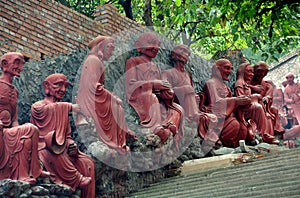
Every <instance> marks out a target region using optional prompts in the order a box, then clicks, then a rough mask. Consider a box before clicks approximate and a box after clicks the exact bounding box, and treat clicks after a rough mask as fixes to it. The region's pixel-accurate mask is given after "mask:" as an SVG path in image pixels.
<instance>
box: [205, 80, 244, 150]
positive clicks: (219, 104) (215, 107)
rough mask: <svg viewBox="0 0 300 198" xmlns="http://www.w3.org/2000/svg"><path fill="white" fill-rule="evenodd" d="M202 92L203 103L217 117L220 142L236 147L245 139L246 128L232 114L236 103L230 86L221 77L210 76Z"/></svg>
mask: <svg viewBox="0 0 300 198" xmlns="http://www.w3.org/2000/svg"><path fill="white" fill-rule="evenodd" d="M203 93H204V94H205V98H206V100H205V105H206V106H208V109H211V113H213V114H215V115H217V117H218V119H219V124H218V128H219V129H220V130H221V131H220V132H219V135H220V139H221V141H222V144H223V145H224V146H227V147H233V148H235V147H238V146H239V140H245V139H246V137H247V128H246V126H244V125H242V124H240V122H239V121H238V120H237V119H236V117H235V115H234V112H235V111H236V108H237V105H236V101H235V99H234V98H233V97H232V92H231V90H230V88H229V87H228V86H227V85H226V84H225V83H223V81H222V80H221V79H219V78H216V77H212V78H211V79H209V80H208V81H207V82H206V83H205V85H204V88H203ZM216 128H217V127H216ZM216 133H218V132H216Z"/></svg>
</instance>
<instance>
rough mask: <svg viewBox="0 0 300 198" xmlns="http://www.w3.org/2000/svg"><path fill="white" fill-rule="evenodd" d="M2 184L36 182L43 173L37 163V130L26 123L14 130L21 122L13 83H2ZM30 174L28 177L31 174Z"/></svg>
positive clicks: (0, 140) (0, 178)
mask: <svg viewBox="0 0 300 198" xmlns="http://www.w3.org/2000/svg"><path fill="white" fill-rule="evenodd" d="M0 90H1V92H0V120H1V122H2V123H3V132H0V180H2V179H7V178H9V179H14V180H25V181H26V178H28V176H29V177H33V178H37V177H38V176H40V174H41V172H42V168H41V166H40V163H39V161H38V151H37V146H38V144H37V143H38V130H37V128H36V127H35V126H34V125H32V124H30V123H26V124H23V125H19V126H14V123H17V119H18V110H17V100H18V91H17V90H16V89H15V88H14V86H13V85H12V84H10V83H7V82H5V81H2V80H0ZM28 172H29V174H28Z"/></svg>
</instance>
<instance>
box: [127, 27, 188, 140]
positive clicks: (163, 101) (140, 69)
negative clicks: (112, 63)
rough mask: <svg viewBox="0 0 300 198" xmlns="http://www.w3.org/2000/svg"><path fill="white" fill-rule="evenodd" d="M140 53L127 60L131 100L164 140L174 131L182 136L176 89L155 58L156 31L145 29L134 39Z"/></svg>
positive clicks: (143, 122)
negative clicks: (163, 73)
mask: <svg viewBox="0 0 300 198" xmlns="http://www.w3.org/2000/svg"><path fill="white" fill-rule="evenodd" d="M135 46H136V49H137V51H138V52H139V53H140V55H139V56H137V57H131V58H130V59H128V60H127V61H126V74H125V89H126V97H127V100H128V103H129V104H130V105H131V106H132V107H133V108H134V109H135V111H136V112H137V114H138V116H139V119H140V125H141V126H143V127H146V128H149V129H150V131H151V132H152V133H154V134H156V135H158V136H159V137H160V138H161V142H162V143H163V142H165V141H166V140H167V139H168V137H169V135H170V134H171V133H172V134H173V135H174V136H175V135H179V136H176V137H177V138H179V137H180V136H183V129H181V122H182V116H183V110H182V107H181V106H179V105H178V104H176V103H174V102H173V100H174V91H173V90H172V88H171V85H170V83H169V82H168V81H166V80H163V79H162V76H161V71H160V69H159V67H158V66H157V65H156V64H154V63H153V62H152V59H153V58H155V57H156V55H157V53H158V51H159V47H160V41H159V39H158V37H157V36H156V35H155V34H154V33H150V32H148V33H144V34H142V35H141V36H140V37H139V38H138V39H137V40H136V42H135Z"/></svg>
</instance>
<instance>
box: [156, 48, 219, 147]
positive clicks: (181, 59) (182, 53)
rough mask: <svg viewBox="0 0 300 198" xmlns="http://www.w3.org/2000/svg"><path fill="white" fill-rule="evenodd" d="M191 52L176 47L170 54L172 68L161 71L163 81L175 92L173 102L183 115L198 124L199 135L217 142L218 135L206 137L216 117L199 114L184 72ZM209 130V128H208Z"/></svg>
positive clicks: (192, 91)
mask: <svg viewBox="0 0 300 198" xmlns="http://www.w3.org/2000/svg"><path fill="white" fill-rule="evenodd" d="M190 54H191V52H190V49H189V48H188V47H187V46H186V45H176V46H175V47H174V49H173V50H172V52H171V58H172V61H173V62H174V68H172V69H168V70H165V71H163V74H162V76H163V79H165V80H167V81H168V82H170V84H171V85H172V88H173V90H174V92H175V96H176V97H175V101H176V102H177V103H178V104H180V105H181V106H182V107H183V109H184V114H185V116H186V117H187V118H189V120H194V121H196V122H198V123H199V127H198V129H199V135H200V136H201V137H202V138H204V139H207V138H209V139H210V140H211V141H213V142H217V141H218V139H219V137H218V135H216V134H214V133H212V134H210V136H211V137H207V134H206V133H207V130H208V127H209V126H208V125H209V124H212V125H213V124H215V122H216V121H217V117H216V116H215V115H214V114H209V113H204V112H200V110H199V100H200V99H199V98H198V97H199V96H198V94H196V93H195V91H194V87H193V82H192V78H191V74H188V73H187V72H186V71H185V65H186V64H187V62H188V61H189V56H190ZM210 122H211V123H210ZM210 128H211V126H210Z"/></svg>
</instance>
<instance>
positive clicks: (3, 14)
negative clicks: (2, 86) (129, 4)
mask: <svg viewBox="0 0 300 198" xmlns="http://www.w3.org/2000/svg"><path fill="white" fill-rule="evenodd" d="M97 10H99V11H100V13H96V14H95V16H96V20H92V19H90V18H88V17H86V16H84V15H82V14H79V13H77V12H75V11H73V10H71V9H69V8H67V7H66V6H63V5H61V4H59V3H57V2H56V1H54V0H26V1H20V0H1V3H0V34H1V37H0V56H2V55H3V54H4V53H6V52H9V51H19V52H22V53H23V54H25V55H26V56H27V57H29V58H31V59H36V60H40V59H41V58H42V57H43V56H54V55H57V54H59V53H64V54H65V53H67V52H68V51H71V50H76V49H79V48H85V47H86V44H87V43H88V42H89V41H90V40H91V39H93V38H94V37H96V36H97V35H99V34H102V35H111V34H113V33H115V32H116V31H120V30H122V29H124V28H126V27H134V26H137V25H138V24H137V23H135V22H133V21H131V20H129V19H127V18H126V17H124V16H122V15H120V14H118V13H117V9H116V8H115V7H113V6H112V5H105V6H100V7H98V9H97ZM111 12H112V13H111ZM102 15H103V16H102Z"/></svg>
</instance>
